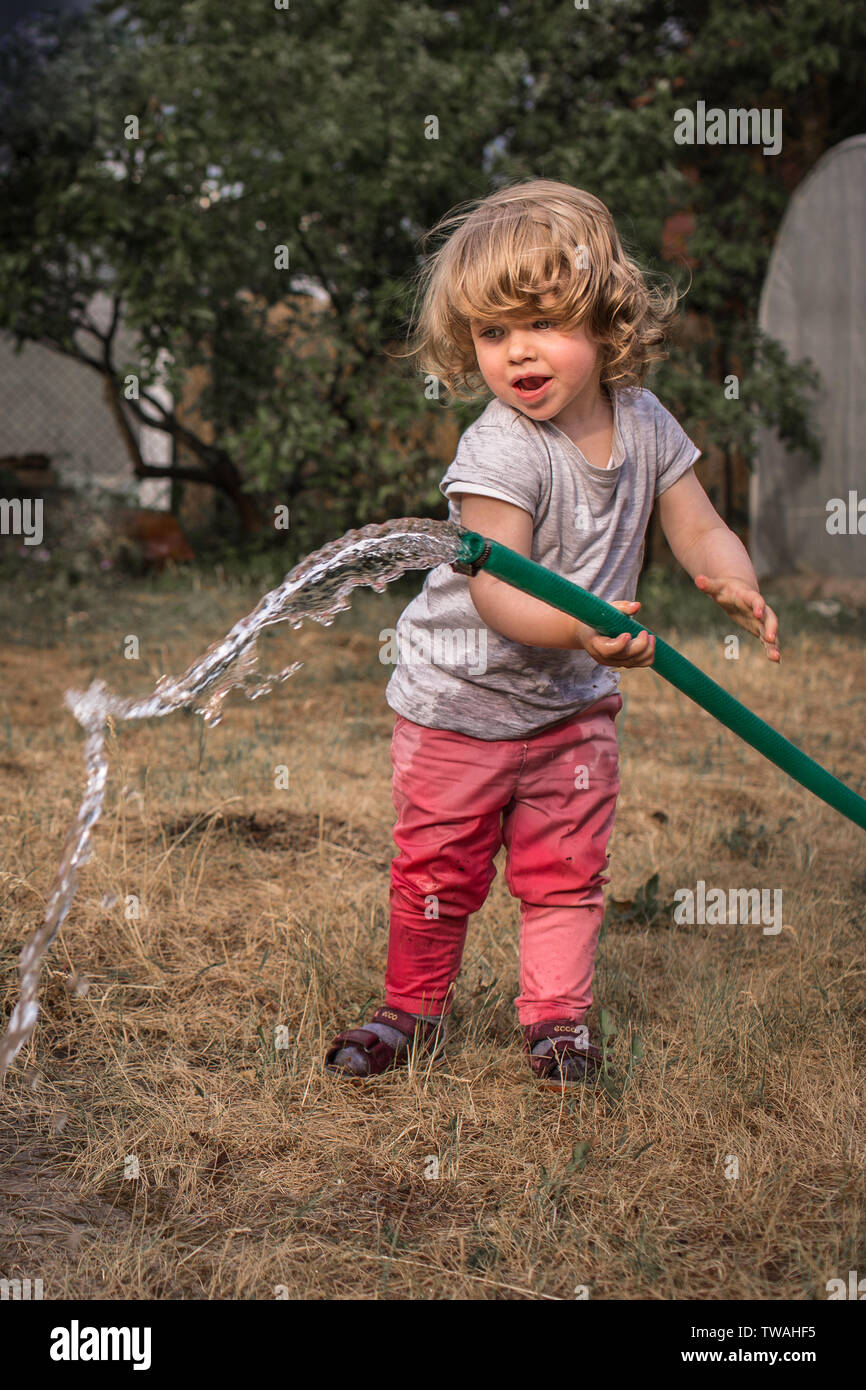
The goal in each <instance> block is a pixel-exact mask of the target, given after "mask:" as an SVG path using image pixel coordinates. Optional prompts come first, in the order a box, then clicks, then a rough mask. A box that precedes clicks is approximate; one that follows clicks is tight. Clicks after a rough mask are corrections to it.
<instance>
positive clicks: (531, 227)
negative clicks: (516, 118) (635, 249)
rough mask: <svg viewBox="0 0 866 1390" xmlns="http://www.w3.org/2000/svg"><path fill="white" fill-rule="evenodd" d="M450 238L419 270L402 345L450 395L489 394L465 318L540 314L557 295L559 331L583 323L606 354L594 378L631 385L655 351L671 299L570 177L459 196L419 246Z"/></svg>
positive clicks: (671, 313) (672, 312) (597, 203)
mask: <svg viewBox="0 0 866 1390" xmlns="http://www.w3.org/2000/svg"><path fill="white" fill-rule="evenodd" d="M443 234H448V235H447V239H446V240H445V242H444V244H443V245H441V246H440V247H439V248H438V250H436V251H435V252H434V253H433V254H432V255H431V256H430V257H429V258H428V259H427V260H426V261H425V263H424V264H423V266H422V267H421V269H420V271H419V272H418V273H417V276H416V277H415V280H416V296H415V303H414V308H413V312H412V317H411V323H410V334H409V344H410V346H409V351H408V352H406V353H404V354H399V355H401V356H405V357H409V358H415V359H416V360H417V363H418V365H419V367H420V369H421V370H422V371H423V372H425V373H431V374H433V375H434V376H436V377H438V379H439V381H440V382H441V383H442V385H444V386H445V387H446V389H447V390H448V391H449V392H450V393H451V394H452V396H454V397H455V398H456V399H457V400H463V401H466V400H474V399H476V398H477V397H478V396H479V395H480V394H482V393H483V392H484V391H486V390H488V389H489V388H488V387H487V384H486V382H485V381H484V378H483V376H482V375H481V372H480V371H479V369H478V361H477V358H476V355H475V346H474V343H473V340H472V332H471V328H470V320H472V319H476V320H479V321H480V322H481V324H484V323H486V322H494V321H495V322H501V321H502V319H503V318H520V317H526V316H529V315H532V314H541V313H542V311H544V312H545V313H546V315H547V316H549V315H550V314H551V308H550V306H547V308H546V309H545V307H544V305H543V304H542V299H543V297H544V296H545V295H548V294H550V293H551V292H553V293H554V294H555V295H556V296H557V302H556V309H555V314H556V321H557V325H558V327H560V329H561V331H563V332H570V331H572V330H573V329H575V328H576V327H577V326H578V325H580V324H582V325H583V326H584V328H585V330H586V331H587V332H588V333H589V334H590V335H591V336H592V337H593V338H594V339H595V340H596V341H597V342H598V343H599V345H600V348H601V350H602V371H601V384H602V385H603V386H605V385H610V386H614V387H629V386H639V385H641V384H642V383H643V380H644V378H645V376H646V373H647V369H648V367H649V365H650V363H651V362H653V361H657V360H660V359H662V358H664V357H666V356H667V355H668V354H667V353H666V352H664V351H662V350H661V346H660V345H661V344H662V342H663V341H664V339H665V337H666V335H667V333H668V331H669V329H670V327H671V325H672V323H673V321H674V319H675V317H676V309H677V304H678V299H679V296H678V294H677V291H676V289H675V287H673V285H672V282H669V284H668V287H666V288H664V289H663V288H657V287H651V286H650V285H649V284H648V283H647V278H646V275H645V272H643V271H641V269H640V267H639V266H638V265H637V264H636V263H635V261H633V260H632V259H631V258H630V257H629V256H627V255H626V253H625V251H624V250H623V248H622V244H621V242H620V238H619V235H618V233H617V230H616V227H615V225H614V221H613V218H612V217H611V215H610V213H609V211H608V209H607V208H606V207H605V205H604V203H603V202H602V201H601V200H600V199H599V198H596V197H594V195H593V194H592V193H586V192H584V190H583V189H580V188H572V187H571V185H570V184H566V183H557V182H555V181H554V180H552V179H529V180H527V181H526V182H524V183H517V184H511V185H508V186H506V187H504V188H500V189H499V190H497V192H495V193H491V194H489V195H488V196H487V197H485V198H480V199H474V200H473V201H471V202H469V203H463V204H459V205H458V206H457V207H456V208H455V209H452V211H451V212H449V213H446V215H445V216H444V217H442V218H441V219H440V220H439V221H438V222H437V223H436V225H435V226H434V227H433V228H431V230H430V231H429V232H428V233H427V235H426V237H424V238H423V242H422V244H423V245H425V246H426V244H427V243H428V242H429V241H430V239H431V238H433V237H435V236H437V235H443Z"/></svg>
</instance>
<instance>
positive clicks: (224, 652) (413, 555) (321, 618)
mask: <svg viewBox="0 0 866 1390" xmlns="http://www.w3.org/2000/svg"><path fill="white" fill-rule="evenodd" d="M462 535H463V531H462V529H461V528H460V527H459V526H455V525H454V523H453V522H450V521H428V520H425V519H419V518H417V517H400V518H399V519H398V520H396V521H386V522H384V523H383V524H382V525H380V526H379V525H371V526H363V527H361V529H360V530H358V531H347V532H346V534H345V535H344V536H341V537H340V538H339V540H335V541H329V543H328V544H327V545H325V546H323V547H322V548H321V550H316V551H314V552H313V553H312V554H311V555H308V556H306V558H305V559H303V560H301V562H300V563H299V564H298V565H296V566H295V568H294V569H293V570H291V571H290V573H289V574H287V575H286V577H285V579H284V580H283V582H282V583H281V584H279V585H278V586H277V588H275V589H271V590H270V592H269V593H267V594H265V596H264V598H263V599H262V600H261V602H260V603H259V604H258V605H257V606H256V607H255V608H254V609H253V611H252V613H248V614H247V616H246V617H245V618H241V620H240V621H239V622H237V623H235V625H234V627H233V628H232V629H231V631H230V632H229V633H228V634H227V635H226V636H225V637H224V638H223V640H222V641H221V642H214V643H212V644H211V646H209V647H208V649H207V651H206V652H205V654H204V656H202V657H200V658H199V659H198V661H195V662H193V664H192V665H191V666H188V667H187V669H186V670H185V671H184V672H183V674H182V675H180V676H161V677H160V679H159V680H158V681H157V683H156V685H155V686H154V688H153V693H152V694H150V695H147V696H145V697H144V698H141V699H131V698H126V699H124V698H122V697H121V696H119V695H115V694H113V693H112V691H110V690H109V689H108V687H107V686H106V684H105V682H104V681H101V680H97V681H94V682H93V684H92V685H91V686H90V687H89V689H87V690H84V691H78V690H67V692H66V695H65V696H64V702H65V704H66V706H67V708H68V709H70V710H71V711H72V713H73V714H74V715H75V718H76V719H77V720H78V722H79V724H80V725H81V727H82V729H83V730H84V732H85V734H86V738H85V743H84V765H85V770H86V773H87V785H86V788H85V792H84V797H83V799H82V802H81V806H80V808H79V811H78V815H77V816H76V818H75V820H74V821H73V823H72V825H71V826H70V828H69V831H68V833H67V836H66V840H65V843H64V847H63V853H62V856H61V860H60V867H59V869H58V871H57V876H56V878H55V882H54V889H53V892H52V894H51V897H50V898H49V900H48V906H47V907H46V909H45V918H44V921H43V923H42V925H41V927H39V928H38V929H37V931H35V932H34V933H33V935H32V936H31V937H30V939H29V940H28V941H27V942H26V943H25V945H24V946H23V948H22V950H21V954H20V956H19V957H18V972H19V975H20V979H21V990H20V994H19V998H18V1002H17V1004H16V1005H15V1008H14V1009H13V1011H12V1016H11V1018H10V1019H9V1024H8V1027H7V1029H6V1032H5V1033H4V1035H3V1036H2V1037H0V1084H2V1082H3V1079H4V1077H5V1075H6V1071H7V1069H8V1067H9V1065H10V1063H11V1062H12V1061H13V1060H14V1058H15V1057H16V1056H17V1054H18V1053H19V1052H20V1050H21V1048H22V1047H23V1046H24V1044H25V1043H26V1042H27V1039H28V1038H29V1037H30V1036H31V1034H32V1033H33V1030H34V1028H35V1027H36V1022H37V1020H38V1018H39V976H40V972H41V969H42V963H43V961H44V959H45V956H46V954H47V953H48V951H49V950H50V948H51V945H52V942H53V941H54V939H55V937H56V936H57V933H58V931H59V930H60V927H61V925H62V924H63V921H64V918H65V917H66V914H67V913H68V911H69V909H70V907H71V905H72V900H73V898H74V897H75V890H76V887H77V883H78V870H79V869H80V867H81V865H82V864H86V863H87V861H88V859H89V858H90V855H91V831H92V830H93V827H94V825H95V824H96V822H97V821H98V820H99V817H100V814H101V813H102V805H103V800H104V797H105V787H106V783H107V780H108V757H107V754H106V752H105V733H106V728H107V726H108V724H109V722H110V721H111V720H127V719H155V718H159V717H161V716H162V715H166V714H173V713H174V711H175V710H178V709H191V710H194V711H195V712H196V713H197V714H201V715H202V717H203V719H204V722H205V724H207V725H208V726H209V727H211V728H213V727H215V726H216V725H217V724H219V722H220V720H221V719H222V712H223V703H224V701H225V698H226V696H227V695H228V693H229V691H230V690H233V689H235V688H238V689H240V690H242V691H243V693H244V694H245V695H246V697H247V699H249V700H257V699H259V698H260V696H262V695H266V694H267V693H268V692H269V691H270V690H272V689H273V687H274V685H276V684H277V682H281V681H285V680H288V678H289V677H290V676H291V675H293V674H294V672H295V671H297V670H298V669H299V668H300V666H301V665H302V664H303V663H302V662H300V661H295V662H293V663H292V665H290V666H286V667H285V668H284V669H283V670H282V671H280V672H278V673H277V674H276V675H268V676H264V675H261V674H260V673H259V672H258V671H257V670H256V666H257V659H258V654H257V651H256V640H257V638H258V636H259V634H260V633H261V632H262V631H263V630H264V628H266V627H270V626H272V625H273V624H274V623H283V622H289V623H291V625H292V627H293V628H299V627H300V626H301V625H302V623H303V621H304V619H305V618H312V619H314V621H315V622H317V623H321V624H322V625H323V626H324V627H330V625H331V624H332V623H333V621H334V618H335V617H336V615H337V614H338V613H342V612H344V611H345V609H347V608H349V607H350V604H349V602H348V595H349V594H350V593H351V591H352V590H353V589H356V588H357V587H358V586H359V585H368V586H370V587H372V588H373V589H375V590H376V591H377V592H379V593H381V592H382V590H383V589H384V588H385V586H386V585H387V584H389V583H391V581H392V580H394V579H398V578H399V577H400V576H401V575H402V574H405V573H406V571H407V570H417V569H433V568H434V567H435V566H436V565H441V564H450V563H451V561H452V560H454V559H455V558H456V556H457V552H458V549H459V546H460V539H461V537H462Z"/></svg>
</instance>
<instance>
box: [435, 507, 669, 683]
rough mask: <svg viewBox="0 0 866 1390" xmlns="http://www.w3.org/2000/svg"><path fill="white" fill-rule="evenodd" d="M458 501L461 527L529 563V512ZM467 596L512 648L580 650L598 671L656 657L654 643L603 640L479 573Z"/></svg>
mask: <svg viewBox="0 0 866 1390" xmlns="http://www.w3.org/2000/svg"><path fill="white" fill-rule="evenodd" d="M460 498H461V503H462V505H461V509H460V520H461V524H462V525H463V526H465V527H466V528H467V529H468V530H469V531H477V532H478V533H479V535H482V536H487V537H488V538H489V539H490V540H492V541H498V542H499V544H500V545H507V546H508V548H509V550H516V551H517V552H518V554H519V555H525V556H526V558H527V559H530V558H531V556H530V551H531V550H532V517H531V516H530V515H529V512H525V511H524V510H523V508H522V507H515V506H512V504H511V503H510V502H503V501H501V500H500V499H499V498H498V497H482V496H480V495H478V494H477V493H471V492H469V493H461V494H460ZM469 593H470V595H471V598H472V602H473V603H474V605H475V608H476V610H477V612H478V616H479V617H480V618H481V620H482V622H484V623H486V624H487V626H488V627H490V628H492V629H493V631H494V632H499V633H501V634H502V636H503V637H508V638H510V640H511V641H512V642H523V643H525V644H526V645H527V646H529V647H565V648H572V649H581V650H583V651H585V652H588V654H589V655H590V656H591V657H592V658H593V660H594V661H597V662H599V664H600V665H603V666H649V665H650V663H651V662H652V659H653V656H654V654H655V638H654V637H652V636H651V635H650V634H649V633H647V632H641V633H639V634H638V636H637V637H629V634H628V633H627V632H624V633H621V634H620V636H619V637H603V636H602V635H601V633H599V632H596V631H595V629H594V628H591V627H588V626H587V625H586V623H581V622H578V620H577V619H576V618H572V617H570V616H569V615H568V614H567V613H560V612H559V610H558V609H556V608H551V606H550V604H549V603H543V602H542V600H541V599H537V598H533V597H532V595H531V594H524V593H522V592H521V591H520V590H519V589H515V588H513V587H512V585H510V584H506V583H504V582H503V580H501V579H496V578H495V577H494V576H493V575H492V574H486V573H485V571H484V570H483V569H482V570H479V572H478V574H476V575H474V576H473V578H472V579H470V581H469ZM613 607H614V608H619V609H621V610H622V611H623V612H627V613H628V614H629V615H631V614H634V613H635V612H637V610H638V608H640V604H639V603H634V602H628V601H622V602H619V603H615V604H614V605H613Z"/></svg>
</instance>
